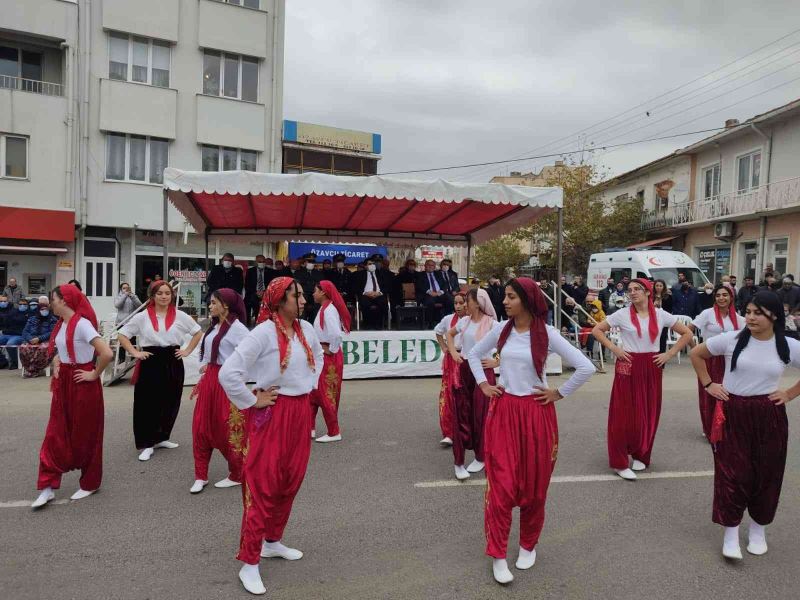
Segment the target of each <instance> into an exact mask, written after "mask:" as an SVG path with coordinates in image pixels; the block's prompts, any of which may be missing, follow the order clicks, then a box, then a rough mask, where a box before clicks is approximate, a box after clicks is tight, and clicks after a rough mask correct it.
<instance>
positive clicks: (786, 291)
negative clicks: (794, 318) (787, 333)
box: [777, 275, 800, 312]
mask: <svg viewBox="0 0 800 600" xmlns="http://www.w3.org/2000/svg"><path fill="white" fill-rule="evenodd" d="M781 283H782V285H781V288H780V289H779V290H778V291H777V294H778V298H780V299H781V302H783V303H784V304H788V305H789V309H790V312H794V309H795V308H797V307H798V306H800V287H798V286H796V285H795V284H794V277H792V276H791V275H784V277H783V281H782V282H781Z"/></svg>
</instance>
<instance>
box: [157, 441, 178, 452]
mask: <svg viewBox="0 0 800 600" xmlns="http://www.w3.org/2000/svg"><path fill="white" fill-rule="evenodd" d="M179 445H180V444H178V443H176V442H170V441H169V440H164V441H163V442H158V443H157V444H156V445H155V446H153V448H167V449H169V450H173V449H175V448H177V447H178V446H179Z"/></svg>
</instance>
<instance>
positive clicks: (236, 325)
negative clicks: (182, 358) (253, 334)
mask: <svg viewBox="0 0 800 600" xmlns="http://www.w3.org/2000/svg"><path fill="white" fill-rule="evenodd" d="M219 327H220V325H219V323H217V324H216V325H214V328H213V329H212V330H211V331H210V332H209V333H208V335H207V336H206V338H205V340H204V341H203V359H202V360H201V361H200V364H201V365H207V364H208V363H210V362H211V347H212V346H213V344H214V340H215V339H216V337H217V334H218V333H219ZM248 333H250V330H249V329H247V327H245V326H244V324H243V323H242V322H241V321H239V320H238V319H237V320H236V321H234V322H233V323H232V324H231V326H230V328H229V329H228V332H227V333H226V334H225V337H224V338H222V341H221V342H220V343H219V351H218V352H217V364H218V365H222V364H224V363H225V361H226V360H227V358H228V357H229V356H230V355H231V354H233V351H234V350H236V346H238V345H239V343H240V342H241V341H242V340H243V339H244V338H246V337H247V334H248Z"/></svg>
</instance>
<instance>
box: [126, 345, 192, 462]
mask: <svg viewBox="0 0 800 600" xmlns="http://www.w3.org/2000/svg"><path fill="white" fill-rule="evenodd" d="M142 350H143V351H144V352H150V353H152V356H151V357H150V358H148V359H147V360H143V361H140V362H139V364H138V365H137V366H136V368H137V370H138V374H137V380H136V387H135V388H134V390H133V436H134V438H135V440H136V447H137V448H139V449H140V450H141V449H143V448H152V447H153V446H155V445H156V444H158V443H159V442H163V441H166V440H168V439H169V436H170V434H171V433H172V427H173V426H174V425H175V419H177V418H178V411H179V410H180V408H181V394H182V393H183V361H182V360H181V359H179V358H176V357H175V351H176V350H179V347H178V346H167V347H165V348H162V347H160V346H146V347H144V348H142Z"/></svg>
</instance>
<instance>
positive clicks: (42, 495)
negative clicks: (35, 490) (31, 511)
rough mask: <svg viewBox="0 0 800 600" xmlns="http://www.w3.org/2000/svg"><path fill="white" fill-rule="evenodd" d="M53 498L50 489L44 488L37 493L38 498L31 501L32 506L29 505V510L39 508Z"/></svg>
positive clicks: (53, 495)
mask: <svg viewBox="0 0 800 600" xmlns="http://www.w3.org/2000/svg"><path fill="white" fill-rule="evenodd" d="M55 497H56V494H55V492H54V491H53V490H52V488H49V487H48V488H44V489H43V490H42V491H41V492H39V497H38V498H36V500H34V501H33V504H31V508H41V507H42V506H44V505H45V504H47V503H48V502H50V500H52V499H53V498H55Z"/></svg>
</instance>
